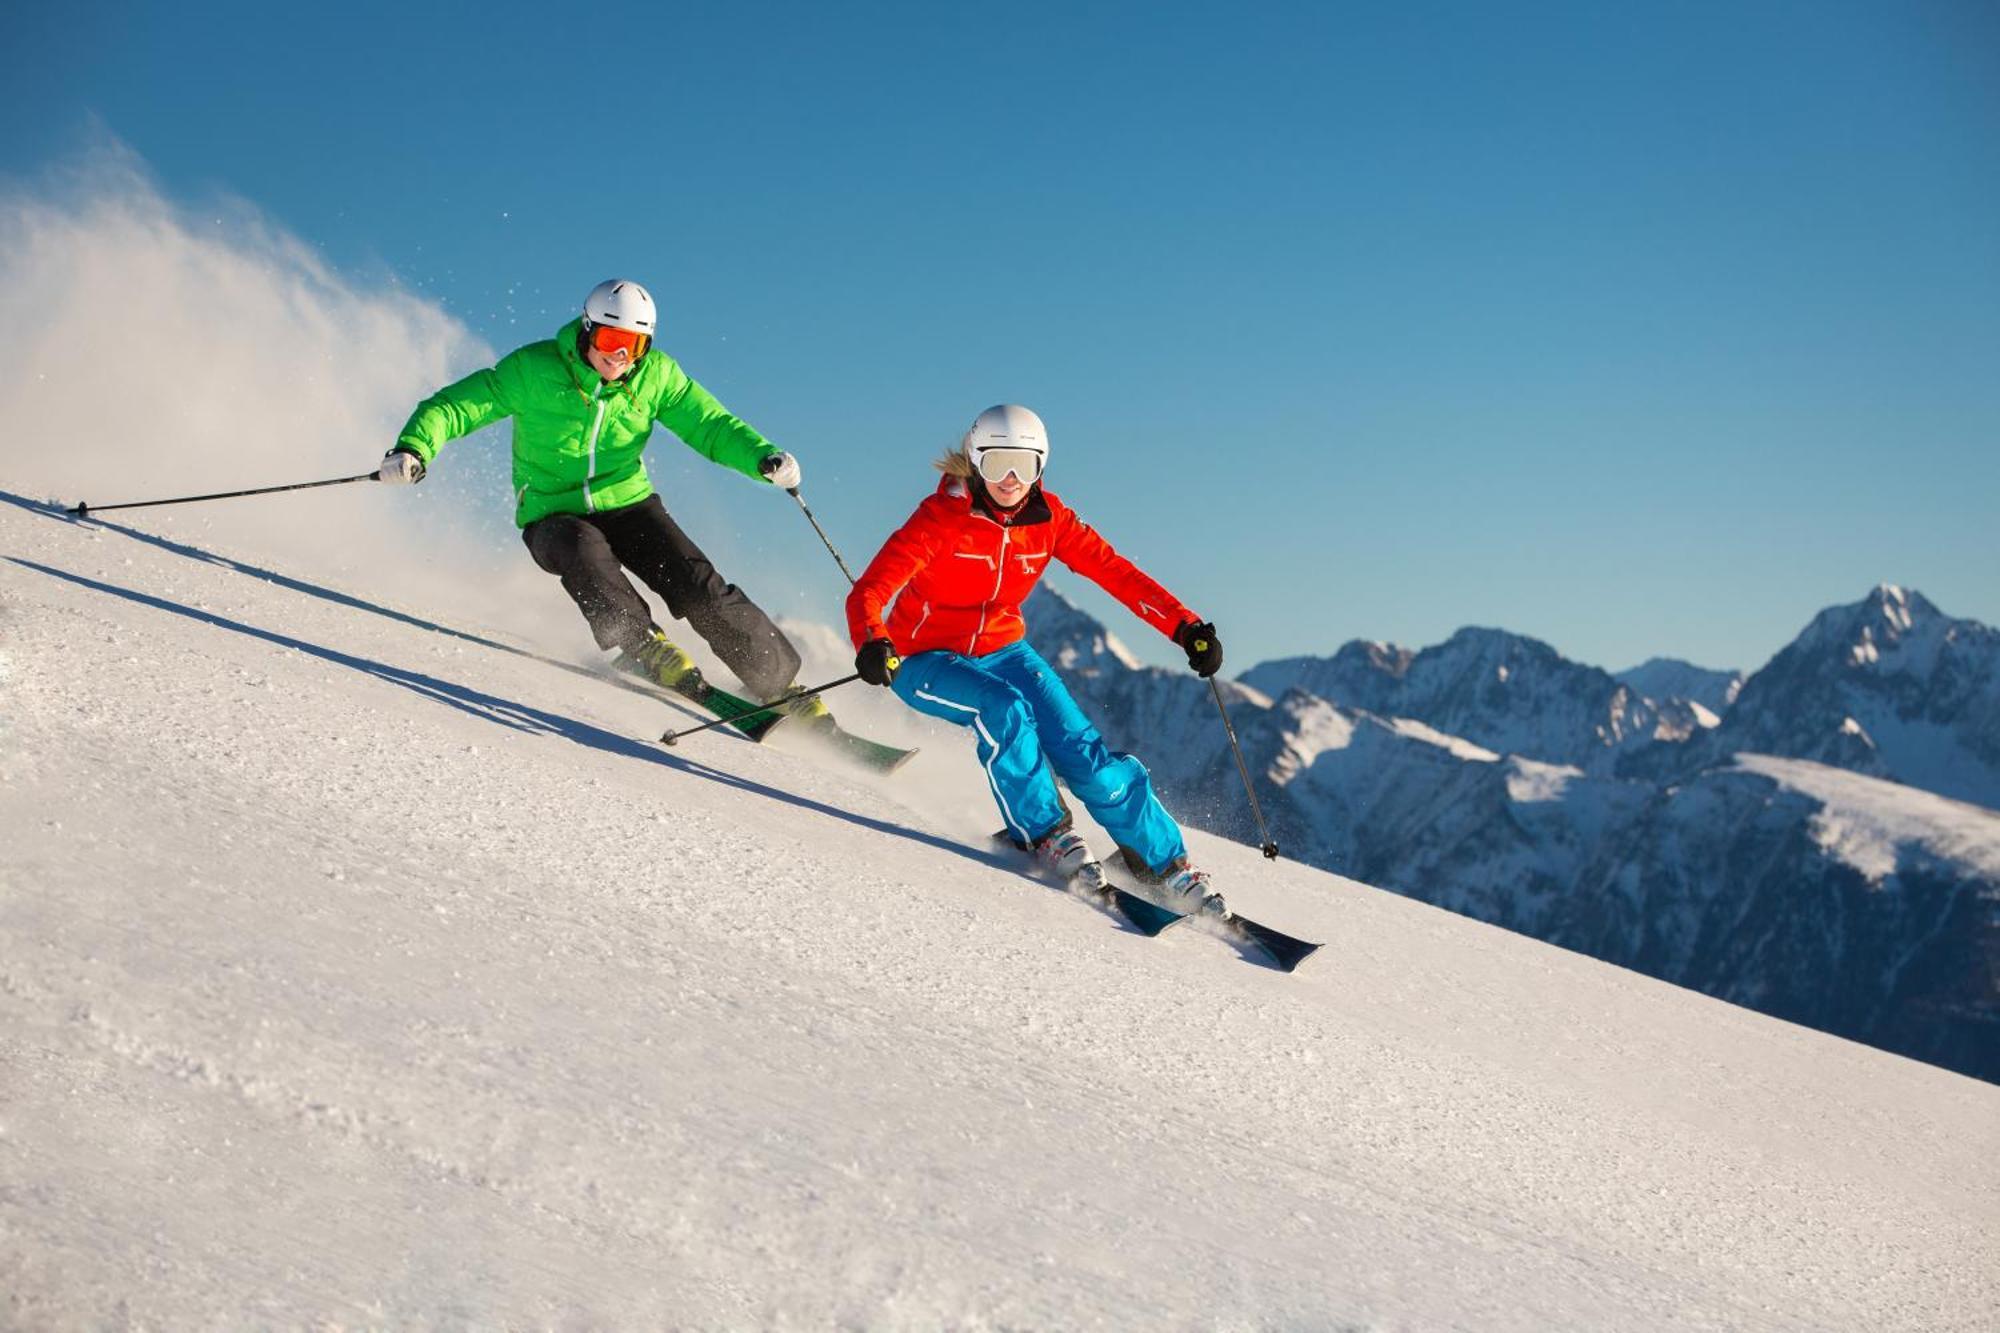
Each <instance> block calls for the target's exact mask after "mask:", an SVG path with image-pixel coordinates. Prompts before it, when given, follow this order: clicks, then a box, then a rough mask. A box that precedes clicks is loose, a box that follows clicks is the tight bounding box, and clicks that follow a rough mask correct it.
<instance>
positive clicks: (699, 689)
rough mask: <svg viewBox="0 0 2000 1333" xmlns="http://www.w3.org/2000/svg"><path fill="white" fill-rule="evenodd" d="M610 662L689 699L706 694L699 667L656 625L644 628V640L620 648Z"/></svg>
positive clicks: (704, 682) (705, 685)
mask: <svg viewBox="0 0 2000 1333" xmlns="http://www.w3.org/2000/svg"><path fill="white" fill-rule="evenodd" d="M611 665H613V666H614V667H616V668H618V669H619V670H620V671H624V672H627V673H629V674H631V675H634V676H637V677H638V678H639V679H641V680H645V681H651V682H652V683H653V684H655V685H660V686H663V687H665V688H666V689H669V690H672V691H674V693H676V694H684V695H686V696H687V697H688V698H690V699H695V700H700V699H701V698H702V697H704V696H705V695H706V694H707V693H708V682H706V681H704V680H703V679H702V678H701V668H700V667H698V666H696V665H695V664H694V659H693V658H692V657H689V656H688V655H687V651H686V650H685V649H683V648H682V647H681V646H680V645H679V644H677V643H675V642H674V641H673V640H672V639H669V638H668V637H667V636H666V634H665V633H663V632H662V631H661V629H660V627H659V626H658V625H655V626H653V627H652V628H651V629H649V630H648V631H647V633H646V638H645V641H644V642H642V643H640V644H639V646H638V647H636V648H620V649H619V650H618V656H617V657H615V658H613V659H612V662H611Z"/></svg>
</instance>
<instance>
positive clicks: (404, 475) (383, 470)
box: [375, 449, 424, 486]
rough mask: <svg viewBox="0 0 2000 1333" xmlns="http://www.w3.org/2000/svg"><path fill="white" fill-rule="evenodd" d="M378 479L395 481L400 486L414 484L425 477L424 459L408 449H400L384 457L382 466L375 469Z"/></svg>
mask: <svg viewBox="0 0 2000 1333" xmlns="http://www.w3.org/2000/svg"><path fill="white" fill-rule="evenodd" d="M375 477H376V480H378V481H388V482H394V483H395V484H396V485H398V486H414V485H416V484H417V483H418V482H420V481H422V480H423V479H424V460H423V459H421V458H418V457H417V456H416V455H415V454H413V453H411V452H410V451H409V450H407V449H398V450H396V451H395V452H394V453H391V454H388V455H386V456H385V457H384V458H383V459H382V466H381V467H379V468H377V469H376V471H375Z"/></svg>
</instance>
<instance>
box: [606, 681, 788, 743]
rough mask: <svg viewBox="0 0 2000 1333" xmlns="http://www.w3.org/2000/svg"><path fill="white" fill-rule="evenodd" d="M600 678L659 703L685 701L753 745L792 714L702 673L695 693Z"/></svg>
mask: <svg viewBox="0 0 2000 1333" xmlns="http://www.w3.org/2000/svg"><path fill="white" fill-rule="evenodd" d="M598 674H599V675H600V676H602V677H603V679H605V680H607V681H609V682H610V683H611V684H613V685H621V686H623V687H624V688H626V689H628V690H633V691H635V692H637V693H639V694H645V695H650V696H652V697H654V698H659V699H685V700H686V701H688V702H689V703H692V704H694V705H696V706H697V707H700V708H705V709H707V710H708V711H709V712H710V713H713V714H714V715H715V716H716V717H719V718H721V719H723V720H724V721H725V722H728V724H729V727H730V730H732V731H735V732H738V733H739V734H741V735H743V736H746V737H748V738H749V739H751V740H753V741H761V740H763V739H764V738H765V737H766V736H768V735H770V734H771V732H772V731H774V730H776V729H777V727H778V725H779V724H780V723H781V722H784V721H786V720H787V718H788V717H789V714H787V713H785V712H783V711H782V710H780V709H776V708H765V707H764V706H763V705H761V704H753V703H751V702H750V701H749V700H748V699H742V698H738V697H737V696H736V695H733V694H731V693H730V692H729V691H728V690H723V689H718V688H716V687H715V686H713V685H711V684H709V683H708V681H707V680H705V679H704V678H703V677H702V676H701V675H700V674H699V673H695V675H694V681H693V688H691V689H683V688H681V687H679V686H675V687H673V688H671V689H670V688H668V687H667V686H665V685H661V684H659V683H657V682H655V681H653V680H649V679H647V678H646V677H644V676H638V675H634V674H632V673H630V672H626V671H618V670H613V669H606V670H604V671H600V672H599V673H598ZM745 714H750V715H751V716H745ZM738 719H741V720H738Z"/></svg>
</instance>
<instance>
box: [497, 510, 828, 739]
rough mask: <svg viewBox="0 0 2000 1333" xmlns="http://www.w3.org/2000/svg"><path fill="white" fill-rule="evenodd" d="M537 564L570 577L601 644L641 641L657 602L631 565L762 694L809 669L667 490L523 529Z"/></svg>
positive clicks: (568, 588)
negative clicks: (704, 549) (685, 523)
mask: <svg viewBox="0 0 2000 1333" xmlns="http://www.w3.org/2000/svg"><path fill="white" fill-rule="evenodd" d="M521 540H522V541H524V542H526V543H527V544H528V553H529V554H530V555H532V556H534V557H535V563H536V564H538V565H540V566H541V567H542V568H543V569H545V570H547V571H548V572H549V573H551V574H554V575H557V576H558V577H560V578H561V579H562V585H563V591H564V592H567V593H568V594H569V595H570V600H572V601H574V602H575V603H576V605H577V609H578V610H580V611H582V612H583V618H584V619H585V620H587V621H589V622H590V632H591V633H592V634H593V635H595V636H596V637H597V646H598V647H600V648H624V649H627V650H628V651H629V650H631V649H634V648H637V647H638V646H639V645H640V644H642V643H644V642H645V640H646V634H647V631H648V630H650V629H651V628H652V625H653V615H652V609H651V608H650V607H648V606H647V605H646V599H645V598H644V597H642V596H640V595H639V590H638V589H637V588H634V587H633V586H632V581H631V580H630V579H628V578H626V577H625V574H624V572H623V570H621V569H620V568H619V566H621V565H623V566H624V567H625V569H629V570H631V571H632V572H633V573H634V574H637V575H638V576H639V578H640V579H641V581H643V582H644V583H645V585H646V586H647V587H649V588H651V589H652V590H653V591H654V592H656V593H658V594H659V595H660V596H661V597H663V598H665V599H666V603H667V610H668V611H669V612H671V613H672V614H673V615H674V617H675V618H676V619H680V620H685V621H687V622H688V624H690V625H692V626H694V631H695V633H697V634H699V635H701V637H702V638H703V639H705V640H707V642H708V646H709V647H710V648H713V649H714V650H715V655H716V656H717V657H719V658H721V659H722V661H723V664H724V665H725V666H727V667H728V668H729V669H730V670H731V671H733V672H735V673H736V676H737V678H738V679H739V680H741V681H742V682H743V683H744V685H746V686H747V687H749V690H750V692H751V693H752V694H754V695H756V696H757V697H758V699H759V700H763V699H769V698H774V697H775V696H776V695H778V694H779V693H780V692H781V691H783V690H784V689H785V688H786V687H787V686H789V685H791V684H792V683H793V679H794V677H796V676H797V675H798V673H799V652H798V649H796V648H794V647H792V644H791V641H790V640H789V639H787V638H786V637H785V636H784V635H783V634H782V633H780V632H779V630H778V627H777V626H776V625H774V624H772V623H771V618H770V617H769V616H767V615H765V614H764V613H763V611H761V610H759V609H758V607H757V604H756V603H755V602H753V601H751V600H750V599H749V597H747V596H745V595H744V593H743V590H742V589H741V588H738V587H737V586H736V585H735V584H733V583H726V582H724V581H723V578H722V576H721V575H720V574H718V573H716V572H715V566H713V565H711V564H709V563H708V557H707V556H705V555H703V554H702V553H701V548H700V547H698V546H696V545H695V544H694V543H693V542H692V541H690V540H688V535H687V534H686V533H685V532H682V531H681V528H680V524H678V523H676V522H674V520H673V519H672V518H671V517H669V516H668V514H667V507H666V506H665V505H663V504H661V503H660V497H659V496H658V495H649V496H647V497H646V498H645V499H643V500H641V501H639V503H637V504H633V505H627V506H625V507H624V508H623V509H608V510H603V511H600V512H598V513H595V514H551V515H549V516H548V517H547V518H544V519H538V520H536V521H535V522H533V523H530V524H529V525H528V526H527V527H525V528H523V529H521Z"/></svg>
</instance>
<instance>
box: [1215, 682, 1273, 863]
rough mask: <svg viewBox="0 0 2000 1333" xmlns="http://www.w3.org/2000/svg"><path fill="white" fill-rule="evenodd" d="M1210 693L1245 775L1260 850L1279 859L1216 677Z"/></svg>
mask: <svg viewBox="0 0 2000 1333" xmlns="http://www.w3.org/2000/svg"><path fill="white" fill-rule="evenodd" d="M1208 688H1209V692H1210V693H1211V694H1213V695H1214V696H1215V711H1216V712H1218V713H1220V714H1221V715H1222V729H1223V730H1224V731H1226V732H1228V733H1229V748H1230V749H1231V750H1232V751H1234V752H1235V754H1236V771H1237V772H1238V773H1241V774H1242V775H1243V794H1244V795H1246V796H1248V797H1249V798H1250V813H1251V814H1252V815H1255V816H1256V817H1257V832H1258V833H1259V834H1260V835H1261V836H1262V837H1263V839H1264V841H1263V843H1262V845H1261V846H1260V847H1259V848H1258V850H1259V851H1261V852H1263V853H1264V859H1265V860H1267V861H1275V860H1277V859H1278V844H1277V843H1275V842H1273V841H1271V829H1270V827H1269V826H1268V825H1267V824H1265V823H1264V810H1263V807H1262V806H1260V805H1258V804H1257V789H1256V788H1255V787H1253V786H1251V785H1250V765H1248V764H1246V763H1244V762H1243V747H1242V746H1241V745H1238V744H1237V743H1236V728H1235V727H1234V726H1232V725H1230V721H1229V710H1228V709H1227V708H1225V707H1223V705H1222V687H1221V686H1220V685H1218V684H1216V683H1215V677H1213V676H1210V677H1209V678H1208Z"/></svg>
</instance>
